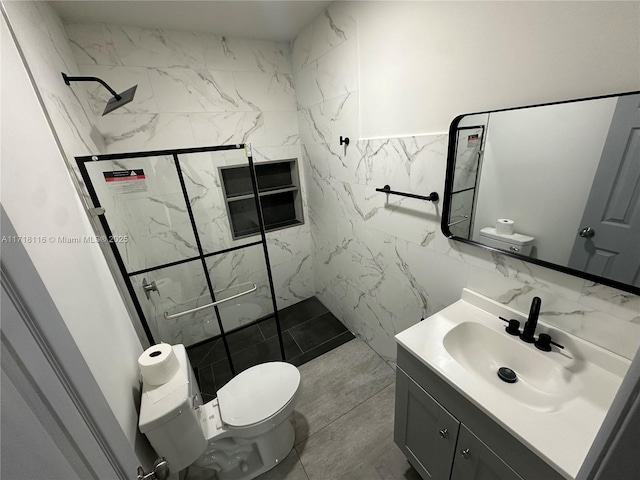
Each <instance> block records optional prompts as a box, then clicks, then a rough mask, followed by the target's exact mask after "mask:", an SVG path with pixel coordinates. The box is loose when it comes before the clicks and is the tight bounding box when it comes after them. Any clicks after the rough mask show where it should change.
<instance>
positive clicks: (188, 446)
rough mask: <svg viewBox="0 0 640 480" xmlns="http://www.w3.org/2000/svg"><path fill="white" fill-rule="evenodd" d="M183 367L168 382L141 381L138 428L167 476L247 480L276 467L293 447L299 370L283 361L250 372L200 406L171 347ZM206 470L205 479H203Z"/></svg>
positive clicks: (188, 372) (187, 367) (190, 377)
mask: <svg viewBox="0 0 640 480" xmlns="http://www.w3.org/2000/svg"><path fill="white" fill-rule="evenodd" d="M172 348H173V352H174V353H175V355H176V357H177V359H178V362H179V365H180V368H179V370H178V372H177V373H176V374H175V375H174V377H173V378H171V380H170V381H168V382H166V383H164V384H163V385H158V386H153V385H149V384H147V383H145V382H144V381H143V386H142V400H141V405H140V418H139V422H138V425H139V428H140V432H142V433H143V434H145V435H146V437H147V438H148V439H149V442H150V443H151V445H152V446H153V448H154V449H155V450H156V453H157V454H158V455H159V456H162V457H165V459H166V460H167V462H168V464H169V468H170V469H171V471H172V472H178V471H180V470H183V469H185V468H187V467H191V468H192V469H194V470H197V471H198V472H199V474H198V478H211V479H218V480H227V479H234V480H248V479H251V478H255V477H257V476H258V475H260V474H262V473H264V472H266V471H267V470H269V469H271V468H273V467H275V466H276V465H277V464H278V463H280V462H281V461H282V460H283V459H284V458H285V457H286V456H287V455H288V454H289V452H290V451H291V449H292V448H293V443H294V439H295V433H294V428H293V424H292V422H291V414H292V413H293V409H294V407H295V405H296V401H297V399H298V395H299V393H300V372H299V371H298V369H297V368H296V367H295V366H293V365H291V364H289V363H284V362H268V363H263V364H260V365H256V366H254V367H251V368H249V369H247V370H245V371H243V372H242V373H240V374H238V375H237V376H235V377H234V378H233V379H231V380H230V381H229V383H227V384H226V385H225V386H224V387H222V388H221V389H219V390H218V392H217V398H215V399H214V400H211V401H210V402H208V403H206V404H202V396H201V394H200V389H199V388H198V384H197V383H196V381H195V377H194V374H193V369H192V367H191V363H190V362H189V358H188V357H187V352H186V349H185V347H184V345H173V347H172ZM203 472H204V474H203Z"/></svg>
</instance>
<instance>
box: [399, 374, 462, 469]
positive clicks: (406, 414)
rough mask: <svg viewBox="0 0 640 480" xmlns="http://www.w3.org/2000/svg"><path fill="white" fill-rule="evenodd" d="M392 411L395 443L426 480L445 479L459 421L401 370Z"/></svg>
mask: <svg viewBox="0 0 640 480" xmlns="http://www.w3.org/2000/svg"><path fill="white" fill-rule="evenodd" d="M395 410H396V412H395V413H396V416H395V428H394V440H395V442H396V444H398V446H399V447H400V449H401V450H402V452H403V453H404V454H405V456H406V457H407V458H408V459H409V461H410V462H411V464H412V465H413V466H414V468H415V469H416V470H418V473H420V475H421V476H422V477H423V478H425V479H431V478H433V479H435V480H445V479H448V478H449V475H450V473H451V463H452V462H453V455H454V453H455V448H456V438H457V436H458V428H459V426H460V422H458V421H457V420H456V419H455V418H454V417H453V416H451V414H450V413H449V412H447V411H446V410H445V409H444V408H442V407H441V406H440V404H439V403H438V402H436V401H435V400H434V399H433V398H432V397H431V396H430V395H429V394H428V393H427V392H425V391H424V390H423V389H422V388H420V386H419V385H418V384H417V383H415V382H414V381H413V380H411V378H409V377H408V376H407V375H406V374H405V373H404V372H403V371H402V370H401V369H400V368H398V369H396V408H395Z"/></svg>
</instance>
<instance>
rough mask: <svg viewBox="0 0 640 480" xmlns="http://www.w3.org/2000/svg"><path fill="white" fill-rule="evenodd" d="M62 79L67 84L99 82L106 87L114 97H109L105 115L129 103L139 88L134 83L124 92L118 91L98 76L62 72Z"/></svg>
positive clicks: (103, 113) (103, 114)
mask: <svg viewBox="0 0 640 480" xmlns="http://www.w3.org/2000/svg"><path fill="white" fill-rule="evenodd" d="M62 79H63V80H64V83H65V84H67V85H70V84H71V82H98V83H99V84H101V85H102V86H103V87H104V88H106V89H107V90H109V93H111V95H113V97H111V98H110V99H109V101H108V102H107V105H106V106H105V107H104V112H102V116H103V117H104V116H105V115H106V114H107V113H111V112H113V111H114V110H115V109H117V108H120V107H122V106H123V105H126V104H127V103H129V102H130V101H131V100H133V97H134V96H135V94H136V89H137V88H138V86H137V85H134V86H133V87H131V88H129V89H127V90H125V91H124V92H122V93H116V91H115V90H114V89H113V88H111V87H110V86H109V85H107V82H105V81H104V80H101V79H100V78H98V77H70V76H68V75H67V74H66V73H64V72H62Z"/></svg>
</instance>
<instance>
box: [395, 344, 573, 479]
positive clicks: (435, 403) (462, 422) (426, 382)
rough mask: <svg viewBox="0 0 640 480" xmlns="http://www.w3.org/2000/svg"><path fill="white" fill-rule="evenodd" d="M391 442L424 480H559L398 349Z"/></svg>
mask: <svg viewBox="0 0 640 480" xmlns="http://www.w3.org/2000/svg"><path fill="white" fill-rule="evenodd" d="M394 440H395V442H396V444H397V445H398V446H399V447H400V449H401V450H402V452H403V453H404V455H405V456H406V457H407V459H408V460H409V461H410V462H411V464H412V465H413V466H414V468H415V469H416V470H417V471H418V473H419V474H420V475H421V476H422V478H424V479H425V480H426V479H435V480H522V479H525V480H539V479H541V478H544V479H545V480H564V477H562V476H561V475H560V474H559V473H558V472H557V471H556V470H554V469H553V468H552V467H551V466H550V465H549V464H547V463H546V462H545V461H544V460H542V459H541V458H540V457H538V456H537V455H536V454H534V453H533V452H532V451H531V450H529V448H527V447H526V446H525V445H524V444H523V443H522V442H520V441H519V440H518V439H516V438H515V437H514V436H513V435H511V434H510V433H509V432H507V431H506V430H505V429H504V428H503V427H501V426H500V425H498V424H497V423H496V422H495V421H494V420H492V419H491V418H490V417H489V416H488V415H487V414H485V413H484V412H482V411H481V410H480V409H479V408H478V407H477V406H475V405H474V404H472V403H471V402H470V401H469V400H467V399H466V398H465V397H464V396H463V395H462V394H461V393H459V392H458V391H457V390H455V389H454V388H453V387H452V386H451V385H450V384H449V383H447V382H446V381H444V380H443V379H442V378H441V377H439V376H438V375H437V374H436V373H435V372H434V371H433V370H431V369H430V368H428V367H427V366H425V365H424V364H423V363H421V362H420V361H419V360H418V359H417V358H416V357H415V356H413V354H411V353H410V352H409V351H407V350H406V349H404V348H403V347H402V346H398V367H397V368H396V406H395V428H394Z"/></svg>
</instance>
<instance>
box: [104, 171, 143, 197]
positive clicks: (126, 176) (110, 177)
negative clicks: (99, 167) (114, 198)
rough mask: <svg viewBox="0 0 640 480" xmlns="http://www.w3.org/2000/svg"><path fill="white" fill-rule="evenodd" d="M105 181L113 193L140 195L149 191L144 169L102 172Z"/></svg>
mask: <svg viewBox="0 0 640 480" xmlns="http://www.w3.org/2000/svg"><path fill="white" fill-rule="evenodd" d="M102 175H104V181H105V182H107V185H108V186H109V190H111V191H112V192H113V193H140V192H146V191H147V182H146V180H145V179H146V177H145V175H144V170H143V169H142V168H134V169H131V170H113V171H111V172H102Z"/></svg>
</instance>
